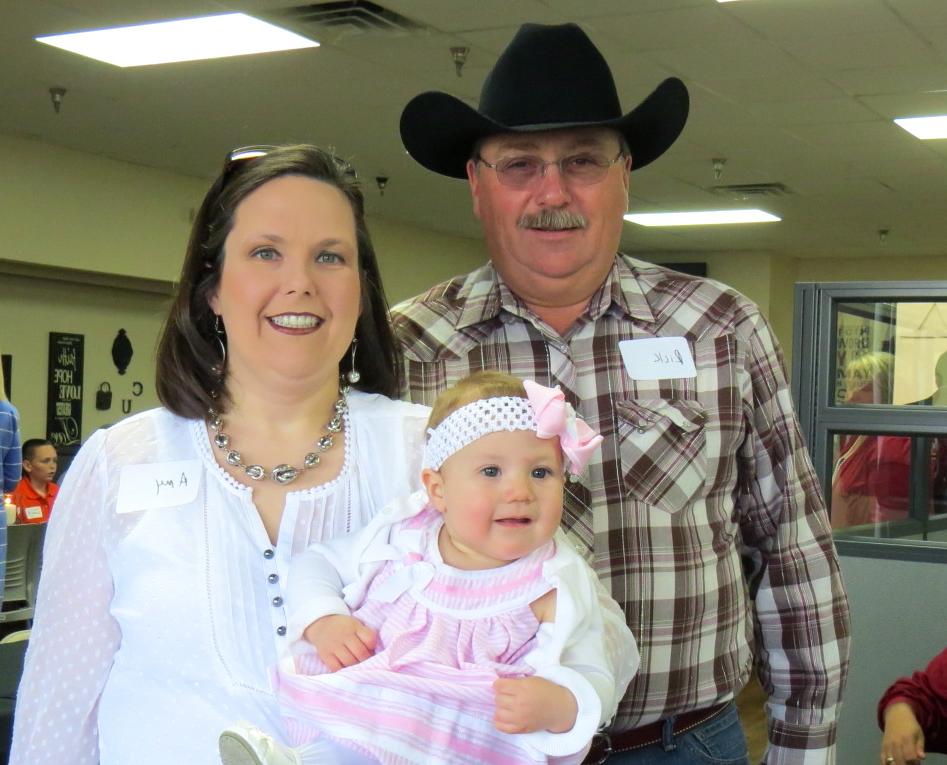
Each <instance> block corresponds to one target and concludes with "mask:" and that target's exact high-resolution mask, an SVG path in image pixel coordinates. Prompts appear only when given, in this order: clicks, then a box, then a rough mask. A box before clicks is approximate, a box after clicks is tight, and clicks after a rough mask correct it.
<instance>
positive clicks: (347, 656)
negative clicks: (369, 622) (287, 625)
mask: <svg viewBox="0 0 947 765" xmlns="http://www.w3.org/2000/svg"><path fill="white" fill-rule="evenodd" d="M303 637H304V638H305V639H306V640H307V641H308V642H310V643H312V645H313V646H314V647H315V649H316V653H318V654H319V658H320V659H322V663H323V664H325V665H326V666H327V667H328V668H329V671H330V672H335V671H336V670H339V669H342V667H351V666H352V665H353V664H358V663H359V662H361V661H365V659H367V658H368V657H369V656H371V655H372V654H373V653H374V652H375V644H376V643H377V641H378V634H377V633H376V632H375V630H373V629H371V628H370V627H366V626H365V625H364V624H362V623H361V622H360V621H359V620H358V619H356V618H355V617H354V616H342V615H340V614H332V615H330V616H323V617H322V618H321V619H316V620H315V621H314V622H313V623H312V624H310V625H309V626H308V627H306V629H305V631H304V632H303Z"/></svg>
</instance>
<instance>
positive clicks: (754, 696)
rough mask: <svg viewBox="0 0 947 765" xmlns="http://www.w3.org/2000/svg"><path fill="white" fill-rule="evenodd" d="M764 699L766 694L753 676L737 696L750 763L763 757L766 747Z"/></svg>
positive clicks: (756, 761)
mask: <svg viewBox="0 0 947 765" xmlns="http://www.w3.org/2000/svg"><path fill="white" fill-rule="evenodd" d="M765 701H766V694H764V693H763V689H762V688H760V685H759V683H758V682H756V679H755V678H754V679H752V680H750V682H749V683H748V684H747V686H746V688H744V689H743V691H742V692H741V693H740V695H739V696H737V709H738V710H739V711H740V721H741V722H742V723H743V730H744V731H745V732H746V743H747V747H748V748H749V750H750V762H752V763H758V762H759V761H760V760H761V759H762V757H763V750H764V749H766V710H765V709H764V708H763V704H764V703H765Z"/></svg>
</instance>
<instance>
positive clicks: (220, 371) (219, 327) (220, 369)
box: [211, 314, 227, 380]
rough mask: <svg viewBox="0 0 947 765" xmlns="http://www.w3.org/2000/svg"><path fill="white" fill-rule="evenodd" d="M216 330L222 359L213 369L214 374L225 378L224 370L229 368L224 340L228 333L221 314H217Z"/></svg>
mask: <svg viewBox="0 0 947 765" xmlns="http://www.w3.org/2000/svg"><path fill="white" fill-rule="evenodd" d="M214 332H215V333H216V335H217V345H218V347H219V348H220V361H219V362H218V363H217V364H214V365H213V366H212V367H211V369H212V370H213V371H214V374H215V375H217V378H218V379H219V380H223V379H224V370H225V369H226V368H227V344H226V343H225V342H224V338H225V337H227V333H226V332H225V331H224V325H223V322H221V320H220V314H216V315H215V318H214Z"/></svg>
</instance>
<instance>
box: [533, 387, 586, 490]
mask: <svg viewBox="0 0 947 765" xmlns="http://www.w3.org/2000/svg"><path fill="white" fill-rule="evenodd" d="M523 387H525V388H526V398H528V399H529V403H530V405H531V406H532V407H533V412H534V414H535V416H536V435H537V436H539V437H540V438H552V437H554V436H558V437H559V444H560V445H561V446H562V453H563V454H565V455H566V458H567V459H568V461H569V464H568V465H567V467H568V468H569V472H571V473H581V472H582V470H583V469H584V468H585V466H586V465H587V464H588V461H589V460H590V459H591V457H592V454H593V453H594V452H595V450H596V449H598V445H599V444H600V443H602V440H603V439H602V436H601V435H599V434H598V433H596V432H595V431H594V430H592V428H590V427H589V426H588V425H587V424H586V423H585V421H584V420H580V419H579V418H578V417H576V414H575V409H573V408H572V405H571V404H569V403H568V402H567V401H566V397H565V394H564V393H563V392H562V391H561V390H559V388H558V387H555V388H547V387H545V386H544V385H540V384H539V383H535V382H533V381H532V380H524V381H523Z"/></svg>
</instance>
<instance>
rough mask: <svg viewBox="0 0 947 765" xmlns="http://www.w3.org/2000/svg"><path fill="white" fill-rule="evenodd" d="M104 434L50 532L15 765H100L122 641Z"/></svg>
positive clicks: (71, 479) (76, 469)
mask: <svg viewBox="0 0 947 765" xmlns="http://www.w3.org/2000/svg"><path fill="white" fill-rule="evenodd" d="M105 440H106V432H105V431H99V432H97V433H96V434H94V435H93V436H92V437H91V438H90V439H89V441H88V443H87V444H86V445H85V446H84V447H83V448H82V449H81V450H80V451H79V453H78V455H77V456H76V458H75V460H74V462H73V464H72V466H71V467H70V469H69V472H68V473H67V474H66V478H65V480H64V481H63V484H62V487H61V489H60V492H59V495H58V497H57V498H56V506H55V508H54V510H53V512H52V515H51V518H50V521H49V526H48V528H47V535H46V543H45V548H44V553H43V571H42V577H41V581H40V586H39V593H38V601H37V605H36V614H35V619H34V624H33V629H32V633H31V635H30V644H29V649H28V651H27V654H26V663H25V666H24V670H23V679H22V681H21V683H20V689H19V694H18V697H17V705H16V719H15V722H14V730H13V749H12V753H11V756H10V763H11V765H44V764H46V763H48V764H49V765H96V764H97V763H98V761H99V745H98V735H97V730H96V719H97V707H98V702H99V696H100V694H101V693H102V688H103V687H104V685H105V681H106V678H107V677H108V673H109V669H110V668H111V665H112V658H113V656H114V655H115V652H116V650H117V648H118V645H119V641H120V638H121V635H120V633H119V629H118V625H117V624H116V622H115V621H114V620H113V619H112V617H111V615H110V613H109V604H110V603H111V600H112V592H113V590H112V577H111V574H110V572H109V566H108V562H107V559H106V523H105V513H106V506H107V490H108V478H107V465H106V456H105V448H104V447H105Z"/></svg>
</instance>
